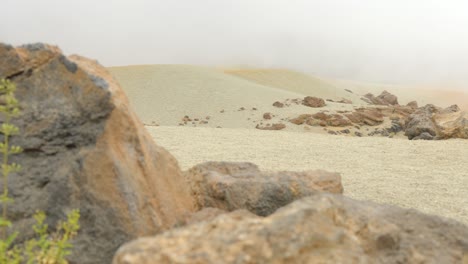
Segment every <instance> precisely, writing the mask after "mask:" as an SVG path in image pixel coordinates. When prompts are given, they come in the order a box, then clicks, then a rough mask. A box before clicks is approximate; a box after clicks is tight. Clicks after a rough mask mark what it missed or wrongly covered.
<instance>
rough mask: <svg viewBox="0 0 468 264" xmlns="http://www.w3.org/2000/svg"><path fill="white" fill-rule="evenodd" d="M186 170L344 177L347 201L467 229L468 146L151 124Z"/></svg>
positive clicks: (450, 142)
mask: <svg viewBox="0 0 468 264" xmlns="http://www.w3.org/2000/svg"><path fill="white" fill-rule="evenodd" d="M147 128H148V130H149V131H150V133H151V135H152V136H153V137H154V139H155V141H156V143H157V144H159V145H161V146H163V147H165V148H167V149H168V150H169V151H170V152H171V153H172V154H173V155H174V156H175V157H176V158H177V159H178V160H179V163H180V165H181V167H182V168H183V169H188V168H190V167H191V166H193V165H195V164H197V163H201V162H205V161H250V162H253V163H255V164H257V165H259V166H260V168H261V169H264V170H292V171H302V170H308V169H325V170H329V171H336V172H339V173H341V175H342V181H343V186H344V190H345V194H346V195H347V196H350V197H353V198H356V199H362V200H372V201H376V202H380V203H388V204H393V205H398V206H402V207H406V208H415V209H418V210H420V211H423V212H426V213H430V214H436V215H441V216H445V217H450V218H454V219H456V220H459V221H461V222H464V223H466V224H468V141H467V140H448V141H408V140H403V139H389V138H376V137H366V138H357V137H344V136H329V135H321V134H316V133H298V132H284V131H261V130H251V129H227V128H222V129H216V128H191V127H151V126H148V127H147Z"/></svg>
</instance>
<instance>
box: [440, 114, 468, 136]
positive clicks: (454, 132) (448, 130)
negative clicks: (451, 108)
mask: <svg viewBox="0 0 468 264" xmlns="http://www.w3.org/2000/svg"><path fill="white" fill-rule="evenodd" d="M433 120H434V123H435V125H436V126H437V138H438V139H449V138H463V139H468V112H462V111H458V112H447V111H444V110H443V111H442V112H441V113H437V114H435V115H434V116H433Z"/></svg>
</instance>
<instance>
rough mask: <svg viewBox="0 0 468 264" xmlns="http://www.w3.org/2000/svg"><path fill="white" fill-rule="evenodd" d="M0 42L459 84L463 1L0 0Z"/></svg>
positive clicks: (466, 21) (466, 78)
mask: <svg viewBox="0 0 468 264" xmlns="http://www.w3.org/2000/svg"><path fill="white" fill-rule="evenodd" d="M2 9H3V12H2V15H1V16H0V41H2V42H7V43H10V44H14V45H18V44H23V43H28V42H39V41H40V42H47V43H51V44H56V45H59V46H60V47H61V48H62V50H64V51H65V52H66V53H78V54H81V55H84V56H87V57H92V58H96V59H98V60H99V61H100V62H101V63H102V64H104V65H105V66H116V65H129V64H197V65H210V66H211V65H214V66H249V67H275V68H290V69H295V70H300V71H303V72H308V73H315V74H319V75H324V76H330V77H337V78H344V79H356V80H365V81H377V82H389V83H413V84H414V83H418V84H421V83H422V84H439V85H447V86H450V87H457V88H462V89H465V90H468V89H467V87H468V85H467V84H468V16H467V15H466V12H467V11H468V2H466V1H442V0H441V1H429V0H412V1H408V0H392V1H390V0H388V1H383V0H342V1H338V0H237V1H228V0H197V1H189V0H186V1H181V0H179V1H176V0H173V1H160V0H132V1H121V0H118V1H117V0H112V1H111V0H101V1H91V0H81V1H71V0H42V1H37V0H2Z"/></svg>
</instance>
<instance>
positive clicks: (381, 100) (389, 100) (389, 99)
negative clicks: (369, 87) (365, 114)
mask: <svg viewBox="0 0 468 264" xmlns="http://www.w3.org/2000/svg"><path fill="white" fill-rule="evenodd" d="M364 97H365V98H366V99H368V100H369V101H370V103H372V104H374V105H398V98H397V97H396V96H395V95H393V94H391V93H389V92H387V91H383V92H382V93H381V94H380V95H379V96H377V97H375V96H374V95H373V94H371V93H368V94H366V95H364Z"/></svg>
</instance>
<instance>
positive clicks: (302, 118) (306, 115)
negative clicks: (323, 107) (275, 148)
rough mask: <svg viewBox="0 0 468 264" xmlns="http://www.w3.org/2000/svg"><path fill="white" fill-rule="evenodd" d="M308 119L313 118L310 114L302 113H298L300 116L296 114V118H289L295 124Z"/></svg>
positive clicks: (300, 123) (302, 122)
mask: <svg viewBox="0 0 468 264" xmlns="http://www.w3.org/2000/svg"><path fill="white" fill-rule="evenodd" d="M309 119H313V118H312V115H309V114H303V115H300V116H298V117H296V118H293V119H290V120H289V122H291V123H293V124H295V125H302V124H304V123H305V122H306V121H307V120H309Z"/></svg>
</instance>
